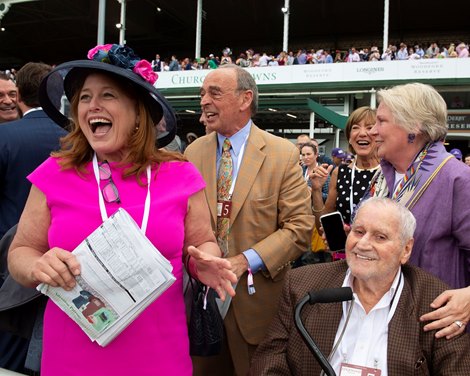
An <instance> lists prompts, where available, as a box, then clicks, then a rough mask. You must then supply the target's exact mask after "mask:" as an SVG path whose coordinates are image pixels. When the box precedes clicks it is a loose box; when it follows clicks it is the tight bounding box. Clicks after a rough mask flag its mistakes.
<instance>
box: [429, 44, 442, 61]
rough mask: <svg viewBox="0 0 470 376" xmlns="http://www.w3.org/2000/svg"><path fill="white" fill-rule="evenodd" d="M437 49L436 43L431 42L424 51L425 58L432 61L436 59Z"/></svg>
mask: <svg viewBox="0 0 470 376" xmlns="http://www.w3.org/2000/svg"><path fill="white" fill-rule="evenodd" d="M439 52H440V50H439V47H438V46H437V43H436V42H432V43H431V44H430V45H429V47H428V49H427V50H426V56H427V57H428V58H429V59H434V58H437V55H439Z"/></svg>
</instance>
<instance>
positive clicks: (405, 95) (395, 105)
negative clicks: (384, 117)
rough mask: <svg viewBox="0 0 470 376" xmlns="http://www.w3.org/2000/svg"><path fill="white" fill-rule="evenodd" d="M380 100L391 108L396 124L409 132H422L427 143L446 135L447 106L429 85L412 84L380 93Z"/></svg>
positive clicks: (378, 97) (441, 138)
mask: <svg viewBox="0 0 470 376" xmlns="http://www.w3.org/2000/svg"><path fill="white" fill-rule="evenodd" d="M377 99H378V101H379V102H380V103H383V104H384V105H385V106H387V107H388V109H389V110H390V112H391V113H392V115H393V117H394V120H395V122H396V123H397V125H399V126H400V127H402V128H403V129H404V130H406V131H407V132H409V133H421V134H422V135H423V136H424V137H425V139H426V141H440V140H443V139H444V138H445V136H446V134H447V105H446V102H445V101H444V99H443V98H442V97H441V95H440V94H439V93H438V92H437V91H436V89H434V88H433V87H432V86H430V85H426V84H421V83H411V84H405V85H398V86H395V87H392V88H389V89H383V90H380V91H378V93H377Z"/></svg>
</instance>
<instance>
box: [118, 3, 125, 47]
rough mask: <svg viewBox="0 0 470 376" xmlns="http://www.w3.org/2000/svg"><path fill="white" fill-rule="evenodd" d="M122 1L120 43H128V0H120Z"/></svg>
mask: <svg viewBox="0 0 470 376" xmlns="http://www.w3.org/2000/svg"><path fill="white" fill-rule="evenodd" d="M118 1H119V2H120V3H121V20H120V24H121V27H120V29H119V44H120V45H124V44H126V0H118Z"/></svg>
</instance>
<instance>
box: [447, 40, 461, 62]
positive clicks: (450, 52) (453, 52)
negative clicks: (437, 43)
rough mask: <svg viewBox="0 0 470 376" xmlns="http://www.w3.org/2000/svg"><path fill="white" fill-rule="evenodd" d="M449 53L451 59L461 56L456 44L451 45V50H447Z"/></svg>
mask: <svg viewBox="0 0 470 376" xmlns="http://www.w3.org/2000/svg"><path fill="white" fill-rule="evenodd" d="M447 53H448V55H449V57H452V58H453V57H458V56H459V55H458V53H457V51H455V44H454V43H451V44H450V45H449V48H448V49H447Z"/></svg>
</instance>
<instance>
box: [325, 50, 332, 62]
mask: <svg viewBox="0 0 470 376" xmlns="http://www.w3.org/2000/svg"><path fill="white" fill-rule="evenodd" d="M323 55H324V56H325V60H324V61H325V64H331V63H333V56H331V51H330V50H324V51H323Z"/></svg>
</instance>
